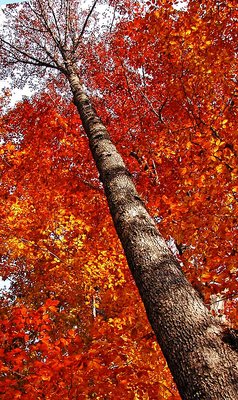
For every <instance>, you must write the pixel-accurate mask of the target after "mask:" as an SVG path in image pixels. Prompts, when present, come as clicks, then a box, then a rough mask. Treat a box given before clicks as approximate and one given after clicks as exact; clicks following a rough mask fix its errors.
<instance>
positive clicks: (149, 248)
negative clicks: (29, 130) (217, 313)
mask: <svg viewBox="0 0 238 400" xmlns="http://www.w3.org/2000/svg"><path fill="white" fill-rule="evenodd" d="M68 80H69V83H70V86H71V90H72V92H73V96H74V103H75V105H76V107H77V109H78V112H79V114H80V117H81V120H82V123H83V127H84V129H85V132H86V134H87V136H88V139H89V145H90V149H91V151H92V154H93V157H94V160H95V162H96V165H97V168H98V171H99V174H100V179H101V181H102V183H103V185H104V189H105V193H106V196H107V200H108V205H109V208H110V212H111V215H112V218H113V221H114V225H115V228H116V230H117V233H118V236H119V238H120V240H121V243H122V246H123V248H124V251H125V255H126V258H127V261H128V265H129V267H130V270H131V272H132V275H133V277H134V279H135V282H136V285H137V287H138V290H139V292H140V295H141V298H142V300H143V303H144V305H145V309H146V312H147V316H148V319H149V321H150V323H151V326H152V328H153V330H154V332H155V334H156V337H157V340H158V343H159V345H160V346H161V349H162V351H163V354H164V356H165V358H166V360H167V362H168V365H169V368H170V370H171V373H172V375H173V377H174V380H175V382H176V384H177V386H178V390H179V392H180V395H181V397H182V399H184V400H193V399H194V400H195V399H199V400H237V398H238V370H237V367H238V356H237V353H236V351H235V350H234V349H233V348H232V347H231V346H230V344H228V343H225V340H224V334H223V331H222V327H221V326H220V324H219V322H218V321H217V320H216V319H215V318H213V317H212V315H211V314H210V312H209V311H208V309H207V308H206V307H205V305H204V304H203V302H202V300H201V299H200V297H199V295H198V294H197V292H196V291H195V290H194V289H193V287H192V286H191V284H190V283H189V282H188V281H187V279H186V278H185V276H184V274H183V273H182V271H181V269H180V266H179V264H178V262H177V260H176V258H175V257H174V256H173V254H172V253H171V251H170V249H169V248H168V246H167V244H166V242H165V240H164V239H163V238H162V236H161V235H160V233H159V231H158V229H157V228H156V225H155V223H154V221H153V219H152V218H151V217H150V215H149V214H148V212H147V211H146V208H145V206H144V204H143V202H142V200H141V199H140V197H139V195H138V193H137V191H136V188H135V186H134V183H133V181H132V179H131V176H130V173H129V172H128V170H127V169H126V166H125V164H124V162H123V159H122V157H121V156H120V154H119V153H118V151H117V150H116V147H115V146H114V144H113V143H112V141H111V140H110V137H109V134H108V132H107V130H106V128H105V126H104V125H103V124H102V122H101V120H100V118H99V117H98V116H97V114H96V112H95V110H94V108H93V107H92V105H91V103H90V101H89V99H88V97H87V95H86V94H85V92H84V91H83V89H82V85H81V83H80V79H79V77H78V75H77V73H76V72H75V70H74V68H73V66H72V65H68Z"/></svg>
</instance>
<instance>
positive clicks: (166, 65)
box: [0, 0, 238, 400]
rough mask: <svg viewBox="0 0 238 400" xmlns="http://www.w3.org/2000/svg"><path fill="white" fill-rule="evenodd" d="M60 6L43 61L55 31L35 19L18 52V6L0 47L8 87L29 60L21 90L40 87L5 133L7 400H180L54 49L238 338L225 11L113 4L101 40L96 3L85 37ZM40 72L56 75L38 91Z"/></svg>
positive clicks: (84, 25)
mask: <svg viewBox="0 0 238 400" xmlns="http://www.w3.org/2000/svg"><path fill="white" fill-rule="evenodd" d="M35 3H39V4H40V3H41V2H39V1H36V2H35ZM56 3H57V4H58V2H56ZM56 3H55V4H53V3H51V2H46V4H48V6H49V7H50V6H52V4H53V6H54V7H53V6H52V15H53V17H52V18H54V13H62V15H63V16H64V18H65V19H64V18H63V19H62V20H61V22H62V23H63V24H65V26H66V27H70V30H69V32H71V34H68V33H67V35H66V36H65V37H62V34H61V32H59V31H57V28H55V27H54V29H56V30H55V31H54V32H53V34H54V37H55V44H54V45H53V47H52V48H49V47H48V42H45V43H43V42H42V41H40V36H39V34H40V33H42V30H44V29H45V30H46V35H47V29H49V25H48V23H46V24H45V26H44V24H43V26H40V25H38V24H37V23H36V21H37V14H36V13H35V14H34V13H33V14H32V15H33V16H34V18H35V19H34V21H33V22H32V31H33V32H32V34H33V35H34V42H32V41H31V40H29V37H27V35H26V32H27V30H26V31H24V29H25V28H24V18H25V17H26V14H27V13H28V12H29V8H28V7H31V5H29V4H28V3H26V4H25V5H23V6H22V7H21V8H20V11H19V9H18V8H16V7H15V6H10V5H9V6H8V9H7V12H9V18H10V21H12V24H13V25H12V26H13V30H12V32H14V31H15V30H16V31H17V32H18V33H19V39H18V37H16V39H14V40H15V44H14V46H15V49H14V47H9V45H8V42H10V41H11V40H12V38H11V36H10V32H11V31H10V30H9V33H8V34H6V35H5V36H4V37H3V38H2V41H1V62H2V65H5V66H6V63H8V64H7V65H8V68H5V73H8V72H9V71H10V70H11V69H12V68H13V67H14V68H15V66H17V68H18V64H19V68H20V65H24V64H25V61H26V58H28V61H29V55H30V57H31V62H30V69H28V71H27V73H28V76H34V75H30V74H38V75H36V76H37V78H36V81H35V82H36V84H38V83H39V80H40V79H41V88H42V87H44V85H45V88H44V89H43V90H42V91H41V93H38V94H37V95H36V96H35V97H33V98H32V99H30V100H24V101H22V102H21V103H19V104H17V105H16V107H15V108H14V109H12V110H8V111H7V112H5V110H3V111H2V116H1V120H0V124H1V136H2V138H1V142H0V143H1V149H0V154H1V185H0V192H1V215H2V219H1V224H0V229H1V235H0V241H1V258H0V262H1V276H2V278H3V280H6V279H8V280H9V281H10V283H11V286H10V289H9V290H5V291H4V290H2V305H1V320H2V322H1V323H2V329H1V341H2V349H1V350H0V356H1V386H0V390H1V392H2V398H3V399H9V398H10V397H12V398H14V399H18V398H21V399H36V398H42V399H43V398H47V399H53V398H54V399H58V398H62V397H64V398H65V399H74V398H75V399H91V398H92V399H93V398H95V399H119V398H121V399H133V400H136V399H171V400H172V399H179V398H180V397H179V394H178V393H177V391H176V388H175V385H174V383H173V381H172V378H171V375H170V373H169V370H168V367H167V365H166V363H165V360H164V358H163V356H162V354H161V353H160V350H159V346H158V345H157V343H156V340H155V336H154V334H153V332H152V330H151V328H150V326H149V324H148V322H147V320H146V316H145V313H144V309H143V306H142V303H141V300H140V298H139V295H138V293H137V289H136V287H135V284H134V282H133V279H132V277H131V274H130V272H129V270H128V269H127V266H126V262H125V258H124V256H123V252H122V248H121V245H120V243H119V241H118V239H117V237H116V234H115V230H114V227H113V225H112V222H111V219H110V216H109V214H108V209H107V205H106V201H105V196H104V194H103V190H102V185H101V182H100V181H99V179H98V174H97V171H96V168H95V166H94V163H93V160H92V157H91V154H90V152H89V149H88V143H87V139H86V137H85V133H84V131H83V129H82V126H81V121H80V118H79V116H78V114H77V113H76V111H75V108H74V106H73V104H72V103H71V101H70V95H69V92H68V88H67V84H66V83H65V82H64V78H63V74H64V73H66V71H65V70H64V68H65V64H64V63H65V60H64V59H62V58H60V57H61V56H59V55H58V50H57V49H59V46H61V45H62V41H63V40H64V39H65V51H66V53H67V51H68V52H69V51H70V52H71V56H75V58H77V60H78V70H79V72H80V77H81V80H82V82H83V84H84V85H85V86H86V87H87V90H88V92H89V93H90V94H91V97H92V100H93V104H94V107H95V108H96V109H97V112H98V114H99V116H100V118H101V119H102V121H103V122H104V124H105V125H106V127H107V128H108V130H109V131H110V133H111V136H112V138H113V141H114V143H116V145H117V148H118V149H119V151H120V153H121V154H122V155H123V157H124V159H125V160H126V164H127V166H128V168H129V170H130V173H131V174H132V176H133V178H134V181H135V183H136V185H137V187H138V189H139V193H140V194H141V196H142V198H143V200H144V202H145V204H146V207H147V208H148V210H149V211H150V214H151V215H152V216H153V218H154V220H155V222H156V223H157V224H158V226H159V229H160V232H161V233H162V234H163V236H164V237H165V238H166V240H167V242H168V244H169V245H170V246H171V248H172V249H173V250H174V251H175V252H176V257H177V258H178V261H179V262H180V263H181V268H182V269H183V271H184V273H185V275H186V277H187V278H188V280H189V281H190V282H191V283H192V285H193V286H194V287H195V288H196V290H198V291H199V293H200V295H201V296H202V298H203V299H204V302H205V304H206V305H207V307H208V308H210V309H212V312H213V313H215V312H216V313H217V314H218V316H220V317H223V318H224V315H225V317H226V323H228V325H229V326H230V327H231V328H232V329H233V331H234V332H235V330H236V329H238V326H237V257H238V256H237V254H238V247H237V245H238V241H237V200H238V173H237V172H238V171H237V152H238V145H237V140H236V132H237V108H236V103H237V89H236V85H237V53H236V48H235V44H236V42H237V31H236V30H235V28H234V22H235V2H233V1H230V2H218V1H215V0H209V1H204V2H203V1H202V2H197V1H192V0H191V1H190V2H189V3H188V4H187V6H186V7H185V8H184V9H181V8H179V9H176V8H175V3H174V2H172V1H162V0H161V1H149V2H146V4H144V7H142V5H141V4H136V2H133V3H132V2H124V3H123V5H121V4H120V2H117V1H114V2H113V1H112V2H109V5H110V7H112V11H113V12H114V14H115V15H114V17H113V12H112V18H111V20H110V23H108V29H105V30H103V31H102V33H101V34H100V35H99V37H97V35H96V33H95V31H94V30H93V26H94V21H95V19H94V18H96V16H95V14H94V12H95V7H96V3H97V2H95V3H94V4H95V7H94V6H93V7H92V8H91V11H92V12H91V13H88V12H87V13H86V12H85V13H84V14H83V17H84V18H83V19H82V20H80V21H83V22H80V24H79V25H77V24H78V21H79V19H78V18H75V14H74V13H73V12H72V10H73V9H74V10H76V6H77V4H78V3H77V2H76V1H72V2H68V1H65V2H61V4H62V6H64V7H65V6H67V5H69V4H70V5H71V7H69V9H68V11H67V8H66V10H64V12H62V10H60V8H57V7H56ZM30 4H33V5H34V2H32V3H30ZM72 5H74V7H75V8H73V7H72ZM14 13H15V14H16V16H17V19H15V20H14V18H13V16H12V15H13V14H14ZM67 13H68V14H67ZM89 14H90V15H89ZM55 15H56V18H59V15H60V14H55ZM117 15H120V18H119V17H118V21H116V23H114V22H113V21H114V18H117ZM67 16H68V17H67ZM88 16H89V17H90V18H88ZM66 17H67V18H68V19H67V18H66ZM11 18H12V20H11ZM22 21H23V22H22ZM70 24H71V25H70ZM90 24H91V28H90ZM27 29H29V26H28V27H27ZM52 29H53V28H52ZM87 29H88V30H87ZM66 32H67V29H66ZM72 32H75V36H73V35H72ZM85 32H86V33H87V34H86V33H85ZM59 38H60V40H59ZM18 40H19V41H18ZM37 41H38V48H36V43H37ZM51 43H52V42H51ZM42 46H43V47H44V52H45V51H46V50H47V52H48V53H49V54H48V57H46V56H44V58H42V57H43V56H42V54H45V53H42V52H41V50H42V49H41V47H42ZM54 46H55V47H54ZM18 50H20V52H19V51H18ZM26 53H27V54H26ZM19 54H20V55H19ZM52 54H53V55H54V54H56V55H54V56H52ZM7 58H8V59H7ZM39 64H42V65H41V66H43V67H44V66H45V67H47V66H50V67H53V68H52V70H53V71H54V70H57V71H58V72H59V73H60V76H59V77H56V76H55V75H54V73H53V74H52V75H51V77H50V79H48V80H45V81H43V79H44V70H39V68H38V66H39ZM44 64H45V65H44ZM12 71H16V69H12ZM18 71H21V70H20V69H19V70H18ZM14 73H16V72H14ZM25 77H26V75H24V74H23V73H22V72H21V74H20V75H19V76H16V80H18V81H21V82H20V83H22V84H23V83H24V79H25ZM62 91H64V92H65V93H66V95H65V96H61V93H62ZM8 95H9V93H7V92H5V93H4V94H3V101H7V98H8ZM99 211H100V212H99ZM218 300H222V301H220V302H218ZM216 302H218V304H219V307H220V308H219V307H218V310H217V308H216V307H214V306H215V305H216ZM214 310H216V311H214ZM234 335H235V333H234ZM234 337H235V336H234Z"/></svg>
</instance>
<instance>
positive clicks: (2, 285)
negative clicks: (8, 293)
mask: <svg viewBox="0 0 238 400" xmlns="http://www.w3.org/2000/svg"><path fill="white" fill-rule="evenodd" d="M10 286H11V281H10V279H6V280H5V281H4V280H3V279H2V277H1V276H0V291H1V290H9V288H10Z"/></svg>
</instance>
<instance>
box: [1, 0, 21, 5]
mask: <svg viewBox="0 0 238 400" xmlns="http://www.w3.org/2000/svg"><path fill="white" fill-rule="evenodd" d="M22 1H23V0H18V1H17V0H0V6H4V5H5V4H13V3H21V2H22Z"/></svg>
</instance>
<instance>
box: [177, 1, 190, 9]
mask: <svg viewBox="0 0 238 400" xmlns="http://www.w3.org/2000/svg"><path fill="white" fill-rule="evenodd" d="M188 3H189V0H187V1H186V0H177V1H175V2H174V4H173V8H174V9H175V10H177V11H180V10H181V11H186V10H187V8H188Z"/></svg>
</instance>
